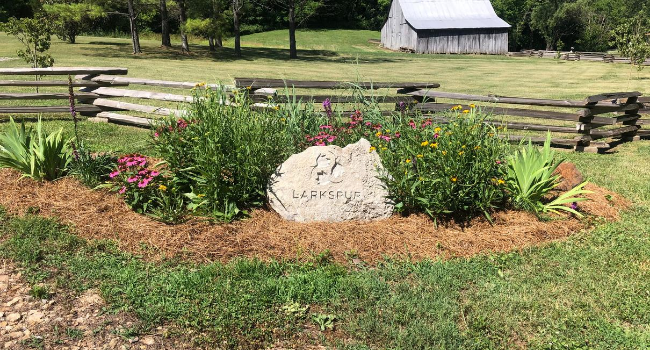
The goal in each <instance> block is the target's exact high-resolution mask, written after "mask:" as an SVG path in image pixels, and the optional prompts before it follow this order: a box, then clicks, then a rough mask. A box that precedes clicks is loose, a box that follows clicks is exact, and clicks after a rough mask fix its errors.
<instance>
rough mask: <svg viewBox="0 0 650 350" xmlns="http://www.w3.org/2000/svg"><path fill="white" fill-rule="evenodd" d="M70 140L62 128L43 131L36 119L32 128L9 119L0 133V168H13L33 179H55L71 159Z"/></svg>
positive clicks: (40, 123) (39, 120) (65, 170)
mask: <svg viewBox="0 0 650 350" xmlns="http://www.w3.org/2000/svg"><path fill="white" fill-rule="evenodd" d="M70 141H71V140H69V139H67V138H65V137H64V135H63V128H61V129H59V130H58V131H54V132H51V133H48V132H46V131H45V130H44V129H43V123H42V122H41V119H40V118H39V119H38V123H37V124H36V129H35V130H34V129H33V128H31V127H30V128H29V129H27V128H26V127H25V123H23V122H21V123H20V126H18V124H16V122H14V120H13V118H10V120H9V127H8V128H7V130H6V131H5V132H3V133H1V134H0V168H12V169H16V170H18V171H20V172H22V173H23V175H24V176H26V177H31V178H33V179H34V180H37V181H41V180H48V181H51V180H55V179H58V178H60V177H62V176H64V175H65V174H66V172H67V167H68V164H69V163H70V160H71V159H72V156H71V149H70Z"/></svg>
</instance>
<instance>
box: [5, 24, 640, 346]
mask: <svg viewBox="0 0 650 350" xmlns="http://www.w3.org/2000/svg"><path fill="white" fill-rule="evenodd" d="M286 37H287V35H286V32H284V31H276V32H270V33H260V34H255V35H251V36H247V37H244V38H243V45H244V58H243V59H235V57H234V56H233V54H232V48H231V47H230V46H229V45H230V44H231V43H227V47H225V48H223V49H220V50H219V51H218V52H217V53H216V54H214V55H212V54H210V53H209V52H208V51H207V50H206V49H205V48H202V47H199V46H196V45H195V46H193V47H192V49H193V51H194V54H193V55H191V56H183V55H181V54H180V53H179V52H178V49H177V48H175V49H173V50H171V51H170V50H164V49H160V48H159V47H158V42H157V41H156V40H153V41H152V40H143V47H144V50H145V54H144V55H142V56H132V55H131V54H130V48H129V46H128V45H129V43H128V40H126V39H114V38H98V37H80V38H79V42H80V43H79V44H76V45H68V44H64V43H61V42H56V43H55V44H54V45H53V49H52V53H53V55H54V57H55V58H56V59H57V65H58V66H66V65H69V66H71V65H86V66H90V65H93V66H96V65H102V66H125V67H128V68H129V69H130V73H129V75H130V76H134V77H143V78H155V79H168V80H183V81H208V82H215V81H220V80H221V81H230V80H231V79H232V78H233V77H236V76H259V77H278V78H294V79H342V80H350V79H355V78H356V77H361V78H362V79H373V80H385V81H389V80H394V81H409V80H421V81H435V82H440V83H441V84H442V88H441V90H445V91H456V92H468V93H482V94H485V93H495V94H500V95H515V96H528V97H547V98H581V97H584V96H586V95H589V94H593V93H596V92H604V91H623V90H639V91H641V92H645V93H650V91H649V90H650V83H649V82H650V80H649V79H650V73H649V72H650V71H648V70H645V71H643V72H641V73H639V74H638V75H637V73H636V72H635V73H634V74H632V78H630V71H629V67H627V66H625V65H613V64H610V65H607V64H602V63H597V62H556V61H552V60H540V59H515V58H506V57H488V56H445V55H431V56H424V55H410V54H403V53H392V52H387V51H384V50H382V49H379V48H378V47H377V46H376V45H374V44H370V43H368V41H367V40H368V39H370V38H378V37H379V35H378V33H376V32H363V31H359V32H352V31H300V32H299V33H298V45H299V49H301V50H302V51H301V53H300V54H301V56H302V58H301V59H299V60H297V61H289V60H286V56H288V52H287V50H286V48H285V47H286V40H287V39H286ZM16 48H17V45H16V44H15V42H14V40H12V39H10V38H8V37H6V36H4V35H0V57H1V56H13V52H14V51H15V49H16ZM100 59H101V61H99V62H101V64H99V63H98V60H100ZM21 65H22V63H21V62H19V61H7V62H0V67H13V66H21ZM55 117H56V118H59V119H62V120H50V121H48V128H55V127H60V126H63V127H64V128H66V130H68V131H69V132H70V133H71V132H72V124H71V122H70V121H69V117H68V116H55ZM4 125H5V124H0V129H1V128H3V127H4ZM80 130H81V133H82V136H83V138H84V140H86V142H88V143H90V145H91V146H92V147H93V148H94V149H96V150H98V151H116V152H119V153H129V152H143V153H149V151H148V149H149V147H148V144H147V139H148V137H149V134H148V132H147V131H146V130H140V129H135V128H129V127H121V126H116V125H107V124H93V123H87V122H82V123H81V124H80ZM566 157H568V158H569V160H571V161H572V162H574V163H576V164H577V165H578V167H579V168H580V170H581V171H582V172H583V173H584V174H585V176H586V178H588V179H589V180H590V181H593V182H595V183H596V184H598V185H600V186H604V187H606V188H609V189H611V190H614V191H617V192H619V193H621V194H623V195H624V196H626V197H627V198H629V199H631V200H632V201H633V202H634V208H633V209H632V210H629V211H627V212H626V213H624V214H623V217H622V219H621V221H619V222H616V223H596V228H595V229H594V230H593V231H587V232H579V233H576V234H575V235H573V236H572V237H570V238H569V239H568V240H566V241H563V242H554V243H550V244H547V245H544V246H541V247H536V248H529V249H524V250H523V251H521V252H514V253H509V254H487V253H486V255H483V256H477V257H474V258H471V259H453V260H449V261H423V262H409V261H386V262H385V263H383V264H380V265H379V266H377V267H373V268H367V267H356V266H341V265H337V264H334V263H331V262H329V261H328V259H327V255H326V254H322V255H320V256H315V257H314V259H313V261H312V262H310V263H295V262H292V261H281V262H271V263H262V262H259V261H255V260H237V261H233V262H230V263H228V264H220V263H212V264H200V265H188V264H185V263H180V262H175V261H166V262H158V263H152V262H146V261H143V260H141V259H140V258H139V257H137V256H132V255H130V254H127V253H124V252H121V251H119V250H118V249H117V248H116V247H115V244H114V243H111V242H108V241H90V242H88V241H84V240H81V239H79V238H77V237H76V236H75V235H74V229H73V228H68V227H64V226H61V225H59V224H57V223H56V222H55V221H52V220H48V219H43V218H40V217H37V216H33V215H27V216H25V217H10V216H7V215H6V213H5V212H4V210H2V209H1V208H0V241H4V243H2V245H1V246H0V257H4V258H9V259H11V260H13V261H15V262H17V263H18V264H20V266H21V267H22V268H23V269H24V271H25V274H24V276H25V277H26V278H27V279H28V280H29V281H30V282H31V283H32V284H34V285H35V286H36V285H39V286H41V287H39V288H42V289H41V290H45V291H47V292H48V293H57V291H58V290H72V291H74V292H81V291H83V290H85V289H87V288H91V287H98V288H99V289H100V290H101V293H102V295H103V297H105V298H106V300H107V301H108V303H109V307H110V308H111V309H113V310H115V311H117V310H126V311H130V312H133V313H134V314H135V315H137V316H138V317H139V318H140V319H141V320H142V327H143V328H142V329H137V330H134V332H138V331H145V330H146V329H148V328H149V327H155V326H157V325H160V324H163V323H169V322H172V323H173V324H176V325H177V326H178V327H180V329H181V330H189V331H195V332H198V333H200V334H203V336H201V337H196V342H197V343H196V345H197V346H204V347H208V348H214V347H226V348H264V347H268V346H270V345H273V344H275V343H278V342H281V341H282V340H286V342H287V343H288V344H292V345H298V346H299V345H304V344H305V342H313V343H316V344H321V343H325V344H327V345H330V346H332V347H338V348H349V349H368V348H371V349H509V348H530V349H644V348H648V347H650V303H649V302H648V300H650V260H649V257H650V173H648V171H647V169H648V167H649V166H650V142H648V141H642V142H635V143H630V144H625V145H623V146H620V147H618V148H617V149H616V150H615V151H614V153H613V154H605V155H599V154H575V153H568V154H566ZM43 288H44V289H43ZM37 289H38V288H37ZM39 294H41V293H39ZM305 306H309V308H308V309H307V310H305V311H302V310H303V308H304V307H305ZM328 314H331V315H335V316H336V320H335V321H334V324H335V327H336V333H334V335H333V334H332V333H331V332H325V333H321V332H320V331H316V334H314V331H310V330H306V329H312V328H311V327H307V325H313V324H314V322H315V321H314V319H317V317H316V316H313V315H328ZM67 333H68V336H69V337H71V338H74V337H76V336H77V334H76V332H75V330H70V331H69V332H67ZM47 336H48V335H46V338H47ZM52 336H54V335H52ZM46 340H47V339H46ZM289 347H290V346H289Z"/></svg>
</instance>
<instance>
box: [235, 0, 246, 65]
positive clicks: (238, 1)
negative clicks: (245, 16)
mask: <svg viewBox="0 0 650 350" xmlns="http://www.w3.org/2000/svg"><path fill="white" fill-rule="evenodd" d="M243 7H244V0H232V23H233V27H234V29H235V55H237V57H241V26H240V23H239V16H240V15H241V11H242V8H243Z"/></svg>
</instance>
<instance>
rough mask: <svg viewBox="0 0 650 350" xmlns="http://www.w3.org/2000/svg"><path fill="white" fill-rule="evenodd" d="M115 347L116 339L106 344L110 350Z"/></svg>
mask: <svg viewBox="0 0 650 350" xmlns="http://www.w3.org/2000/svg"><path fill="white" fill-rule="evenodd" d="M115 345H117V339H111V341H110V342H108V347H109V348H110V349H115Z"/></svg>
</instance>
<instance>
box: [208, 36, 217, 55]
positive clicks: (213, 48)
mask: <svg viewBox="0 0 650 350" xmlns="http://www.w3.org/2000/svg"><path fill="white" fill-rule="evenodd" d="M208 44H209V45H210V52H215V51H216V49H215V47H214V37H213V36H210V37H208Z"/></svg>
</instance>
